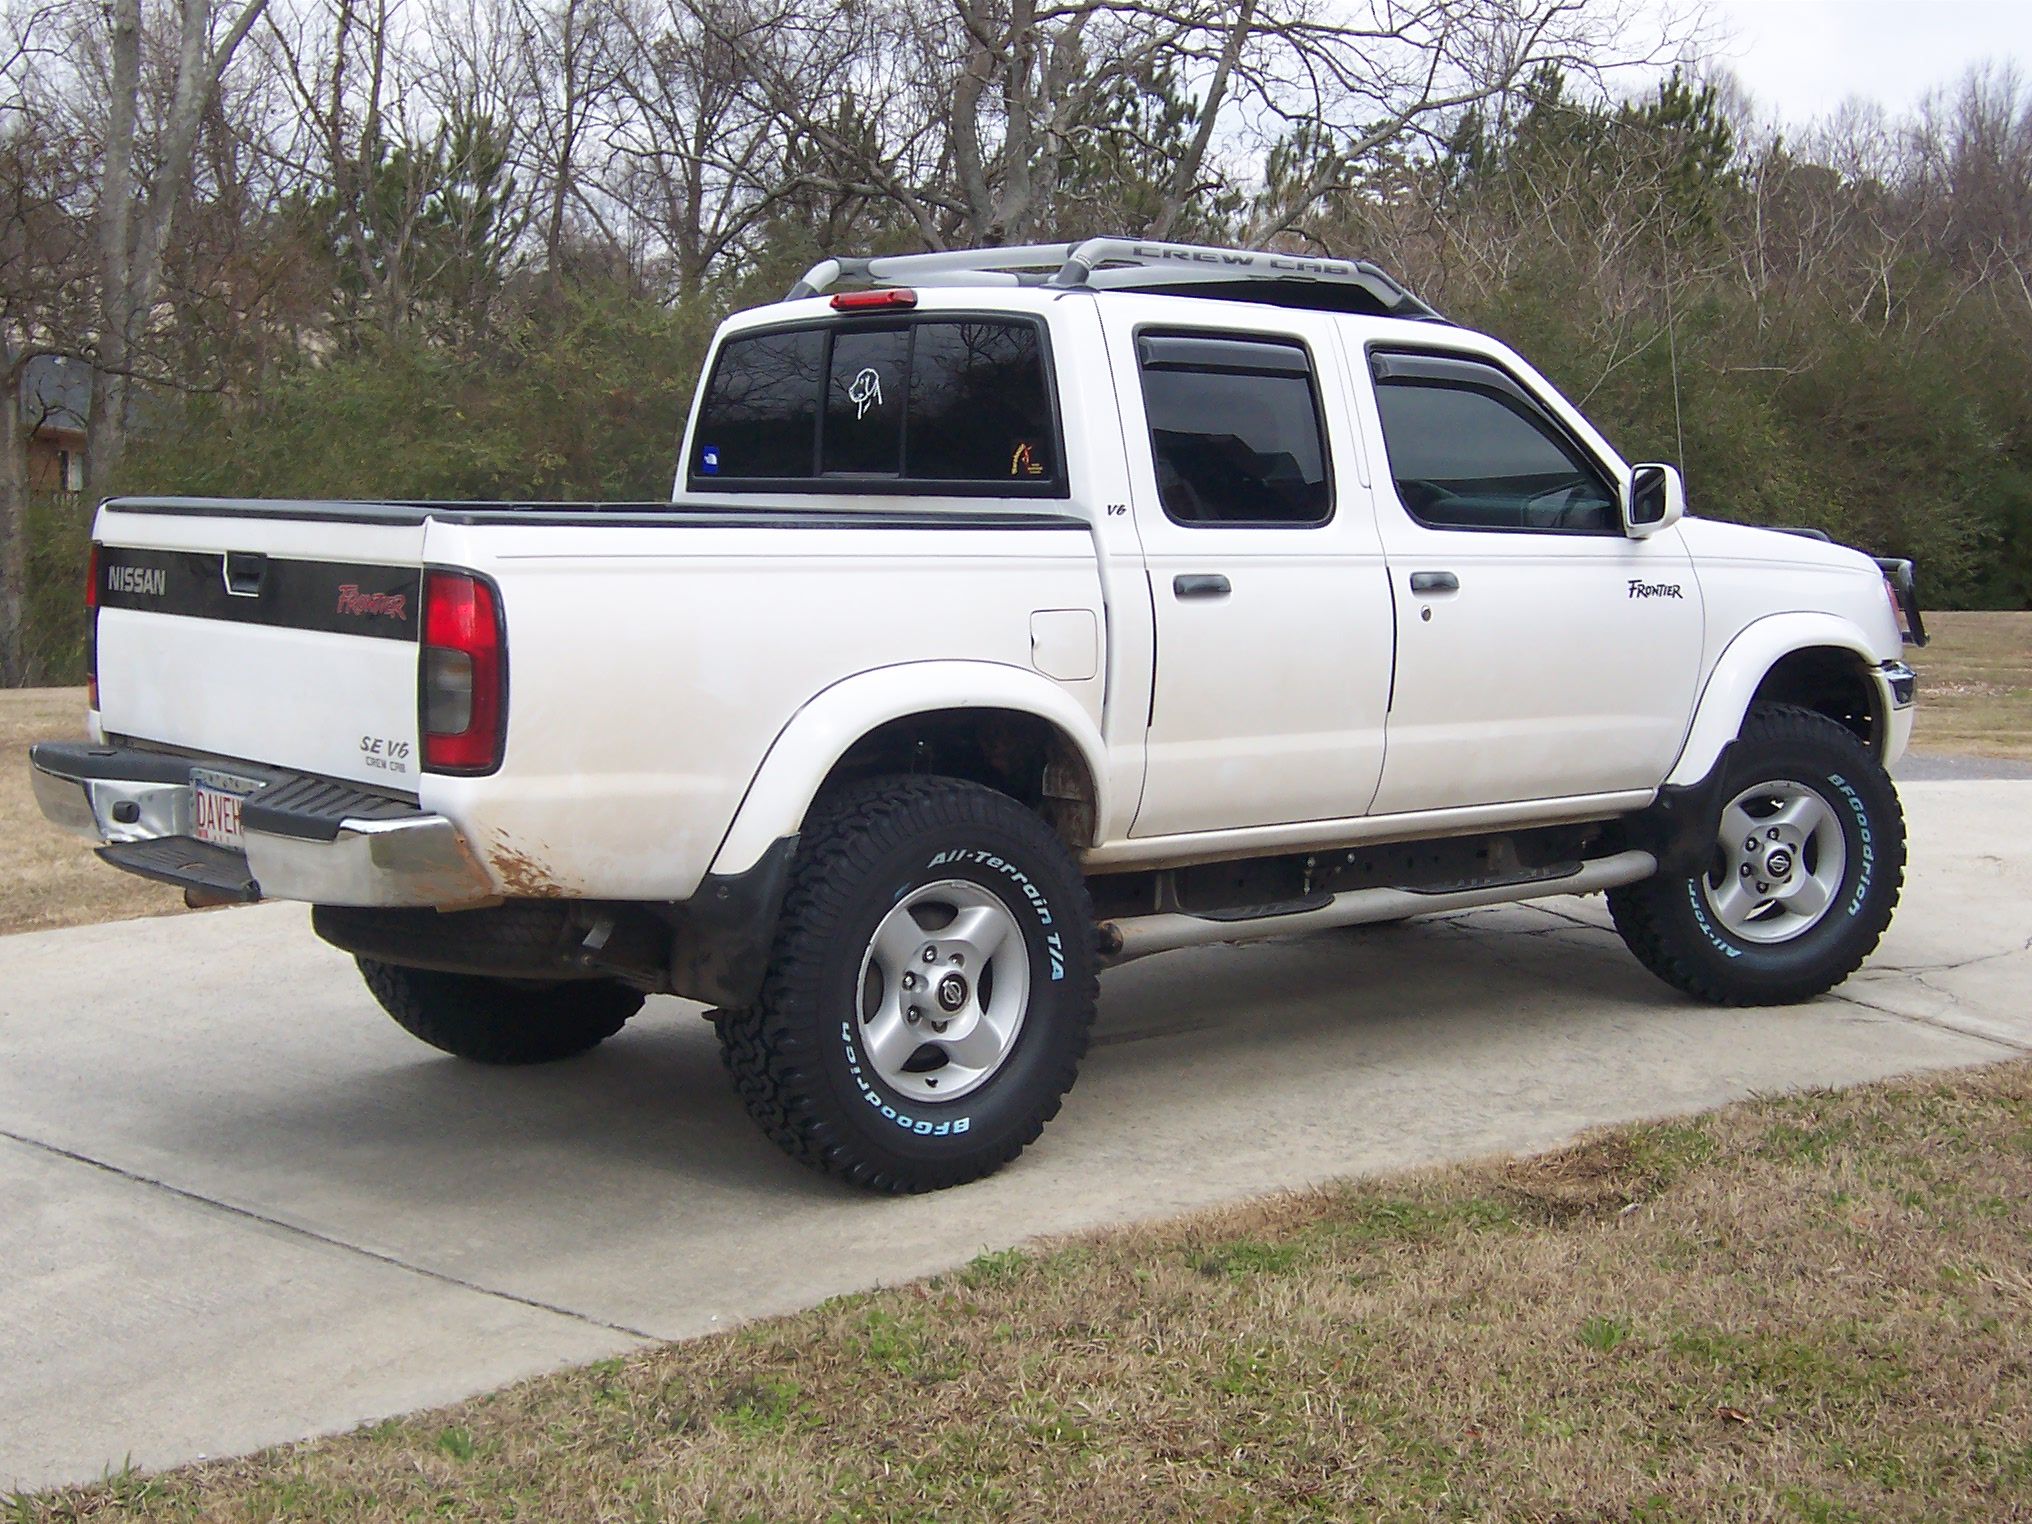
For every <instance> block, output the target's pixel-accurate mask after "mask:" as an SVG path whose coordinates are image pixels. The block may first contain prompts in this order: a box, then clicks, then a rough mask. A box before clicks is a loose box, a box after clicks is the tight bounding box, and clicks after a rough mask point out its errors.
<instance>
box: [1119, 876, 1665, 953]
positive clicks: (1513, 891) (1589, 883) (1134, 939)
mask: <svg viewBox="0 0 2032 1524" xmlns="http://www.w3.org/2000/svg"><path fill="white" fill-rule="evenodd" d="M1657 871H1658V859H1657V858H1656V857H1653V856H1652V855H1651V854H1650V853H1649V852H1618V853H1616V854H1615V855H1614V856H1612V857H1598V858H1596V859H1595V860H1594V861H1592V862H1586V863H1582V864H1581V865H1580V866H1579V867H1578V868H1576V869H1575V870H1574V871H1573V872H1571V873H1568V874H1565V875H1564V876H1562V877H1559V878H1536V877H1534V878H1529V879H1522V880H1519V881H1517V882H1515V883H1508V884H1489V885H1486V886H1484V887H1481V888H1477V889H1458V890H1453V891H1449V892H1445V893H1439V894H1421V893H1419V892H1418V891H1416V890H1412V889H1352V890H1349V891H1348V892H1347V893H1346V894H1337V895H1335V896H1334V897H1333V898H1332V899H1331V900H1330V901H1328V902H1327V903H1326V904H1324V905H1321V906H1319V907H1318V908H1317V909H1312V910H1295V911H1291V912H1288V913H1286V914H1284V915H1267V916H1257V917H1253V918H1250V919H1247V920H1221V919H1217V918H1215V917H1212V916H1198V915H1180V914H1168V915H1138V916H1125V917H1123V918H1121V919H1120V920H1114V921H1103V922H1102V923H1101V926H1100V937H1101V961H1102V962H1103V963H1104V964H1107V965H1108V966H1110V967H1112V966H1114V965H1115V964H1118V963H1127V962H1129V961H1130V960H1131V959H1134V958H1147V957H1148V956H1149V955H1150V954H1151V953H1160V952H1170V951H1171V950H1172V949H1174V948H1178V947H1202V946H1205V945H1206V944H1207V943H1210V942H1249V941H1254V940H1257V939H1259V938H1262V937H1281V936H1285V935H1288V934H1290V933H1293V932H1302V931H1324V930H1326V929H1327V928H1329V927H1333V926H1359V925H1361V924H1362V923H1363V922H1365V921H1397V920H1402V919H1403V918H1404V917H1406V916H1414V915H1432V914H1434V913H1435V912H1438V911H1443V910H1473V909H1475V908H1477V907H1478V906H1482V905H1507V904H1511V903H1514V902H1515V901H1518V900H1535V899H1541V898H1543V897H1544V896H1546V895H1552V894H1593V893H1595V892H1597V891H1598V890H1602V889H1615V888H1619V887H1620V886H1622V885H1624V884H1634V883H1636V882H1638V881H1639V880H1640V879H1647V878H1649V877H1651V875H1652V874H1654V873H1656V872H1657Z"/></svg>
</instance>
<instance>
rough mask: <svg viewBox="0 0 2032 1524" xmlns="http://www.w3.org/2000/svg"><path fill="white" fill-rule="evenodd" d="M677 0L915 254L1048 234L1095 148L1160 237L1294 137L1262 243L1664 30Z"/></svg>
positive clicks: (1354, 13) (1496, 21)
mask: <svg viewBox="0 0 2032 1524" xmlns="http://www.w3.org/2000/svg"><path fill="white" fill-rule="evenodd" d="M688 3H689V4H690V6H691V9H692V13H693V15H694V17H695V18H696V20H697V21H698V23H699V24H700V25H701V26H703V27H705V28H707V29H708V30H709V31H710V32H711V33H712V34H713V35H714V36H715V37H716V38H717V39H718V40H719V41H720V43H721V44H722V45H723V46H724V47H725V48H726V50H727V52H728V54H729V57H730V59H731V60H732V62H733V63H734V64H735V66H736V68H737V71H738V77H739V78H740V79H741V80H742V81H743V82H744V88H746V89H748V90H749V91H750V92H751V93H752V98H753V99H754V101H755V102H756V104H757V105H758V106H759V107H760V108H761V109H764V110H767V111H768V112H770V113H772V114H773V115H774V116H775V117H776V119H777V120H778V122H779V124H780V130H781V131H782V132H783V133H784V134H785V135H786V136H787V137H788V138H790V139H791V140H793V141H799V142H807V143H810V144H812V145H815V146H816V147H818V148H819V149H821V150H822V151H823V154H824V156H825V160H826V168H825V170H824V171H823V173H824V174H825V175H826V176H829V177H830V179H831V181H832V183H833V184H834V185H835V186H837V187H838V188H843V189H846V188H851V189H854V190H857V191H861V192H863V193H866V194H869V195H874V196H882V197H886V198H888V199H890V200H892V201H893V202H894V203H895V204H896V205H898V206H899V207H901V208H902V209H903V210H904V211H905V212H906V213H907V214H908V216H909V217H910V219H911V221H912V223H913V224H914V225H915V226H916V228H917V230H918V233H919V235H920V237H921V238H922V240H923V241H924V242H925V243H926V244H928V245H930V246H932V247H946V246H949V245H951V244H955V243H962V242H965V243H998V242H1007V241H1020V240H1023V239H1027V238H1031V237H1034V236H1037V235H1038V234H1039V233H1040V232H1041V231H1045V230H1050V229H1052V228H1054V227H1055V226H1056V225H1057V223H1058V219H1059V217H1060V215H1061V213H1062V210H1063V207H1064V205H1065V203H1066V201H1067V199H1068V198H1067V190H1068V187H1067V186H1066V184H1065V183H1064V180H1063V176H1064V174H1065V172H1066V170H1067V168H1068V167H1069V166H1075V165H1077V164H1078V162H1079V161H1080V159H1081V153H1082V149H1083V148H1085V147H1089V146H1091V145H1093V144H1094V143H1096V142H1100V141H1105V140H1108V139H1116V140H1119V141H1120V145H1121V146H1123V147H1126V148H1127V149H1129V150H1131V151H1133V152H1135V153H1140V154H1141V155H1142V156H1143V160H1144V162H1146V163H1152V164H1155V165H1157V166H1160V167H1158V168H1157V169H1156V170H1155V171H1154V180H1155V182H1156V183H1155V186H1154V191H1155V194H1154V196H1153V197H1152V198H1150V208H1149V210H1148V212H1147V213H1146V214H1145V216H1144V217H1143V221H1144V224H1145V225H1144V226H1143V227H1141V228H1132V229H1130V231H1145V232H1149V233H1152V234H1155V235H1158V236H1169V235H1170V234H1172V233H1173V232H1174V231H1175V230H1176V229H1177V228H1178V227H1179V226H1180V225H1181V223H1182V221H1184V220H1185V219H1186V218H1187V217H1188V216H1189V215H1190V213H1191V211H1192V208H1193V206H1194V203H1195V202H1196V201H1197V200H1199V199H1200V198H1202V197H1204V196H1206V195H1208V194H1210V193H1213V192H1216V191H1218V190H1220V189H1222V188H1223V187H1226V186H1232V185H1234V184H1237V183H1243V182H1247V181H1249V180H1251V179H1252V178H1253V177H1254V176H1255V175H1256V173H1257V169H1256V166H1257V162H1258V159H1259V156H1260V155H1261V153H1263V152H1264V151H1266V150H1267V148H1268V146H1269V145H1270V144H1271V143H1274V142H1275V141H1277V140H1278V139H1280V138H1282V137H1285V136H1288V135H1289V134H1291V133H1293V132H1300V131H1302V132H1304V133H1305V134H1307V135H1308V137H1309V140H1310V141H1311V142H1312V143H1313V144H1314V145H1315V146H1316V148H1317V149H1318V150H1319V151H1318V152H1317V153H1315V154H1314V155H1313V156H1312V157H1311V159H1310V161H1309V163H1308V165H1307V173H1306V174H1305V175H1303V176H1301V177H1298V178H1296V179H1294V180H1292V181H1291V182H1290V183H1289V184H1288V185H1287V186H1286V190H1287V191H1288V192H1289V200H1288V204H1286V205H1282V206H1274V207H1266V215H1265V217H1264V219H1263V220H1262V222H1261V223H1260V225H1259V226H1258V227H1257V228H1256V229H1254V231H1255V232H1256V234H1257V235H1258V236H1262V237H1270V236H1274V235H1275V234H1277V233H1278V232H1281V231H1283V230H1284V229H1285V228H1287V227H1288V226H1290V225H1292V224H1293V223H1294V222H1295V221H1296V220H1297V219H1299V218H1301V217H1302V216H1303V215H1304V214H1305V211H1306V209H1307V208H1309V207H1311V206H1313V205H1314V204H1316V203H1317V201H1318V200H1319V199H1320V198H1321V197H1322V196H1324V195H1327V194H1329V193H1330V192H1332V191H1334V190H1336V189H1340V188H1345V186H1346V184H1347V183H1348V182H1349V180H1350V177H1351V176H1355V175H1357V174H1359V172H1360V170H1361V167H1362V166H1363V164H1364V163H1365V161H1366V160H1368V159H1369V158H1370V157H1371V156H1372V155H1374V154H1375V153H1377V152H1378V151H1380V150H1383V149H1385V148H1388V147H1390V146H1391V145H1395V144H1399V143H1402V142H1405V141H1407V140H1410V139H1414V138H1417V137H1418V136H1420V135H1421V134H1423V135H1426V136H1433V135H1436V134H1438V133H1440V132H1442V131H1443V130H1444V128H1445V127H1446V126H1448V125H1450V124H1451V121H1452V119H1453V118H1454V117H1456V116H1457V115H1458V114H1459V112H1460V111H1461V110H1462V109H1463V108H1464V107H1466V106H1468V105H1471V104H1473V103H1475V102H1478V101H1483V100H1487V99H1489V98H1491V97H1493V96H1496V95H1499V94H1501V93H1502V92H1504V91H1506V90H1508V89H1510V88H1511V87H1513V86H1514V85H1515V83H1516V82H1517V81H1518V80H1519V79H1520V78H1521V77H1522V76H1523V75H1524V74H1525V73H1526V72H1527V71H1529V70H1531V69H1533V68H1535V67H1537V66H1538V65H1540V64H1542V63H1546V62H1559V63H1564V64H1568V65H1570V66H1573V67H1577V68H1584V69H1588V70H1594V69H1597V68H1600V67H1603V66H1607V65H1612V64H1614V63H1618V62H1625V61H1630V60H1633V59H1640V58H1647V57H1649V56H1651V55H1652V54H1653V53H1655V52H1656V51H1657V50H1658V48H1659V46H1661V45H1662V40H1663V38H1664V36H1665V35H1667V34H1665V33H1660V34H1658V40H1654V41H1651V42H1644V43H1637V44H1632V43H1630V42H1629V41H1628V38H1629V37H1630V36H1631V35H1633V32H1632V28H1633V23H1632V21H1631V19H1630V16H1629V14H1627V13H1626V7H1625V6H1624V5H1623V4H1621V3H1620V0H1353V3H1347V4H1341V5H1336V6H1324V5H1319V4H1315V3H1310V0H1240V3H1236V0H1053V3H1045V4H1039V3H1037V0H874V3H872V4H867V5H861V6H854V7H842V8H841V9H840V10H839V11H838V12H837V13H833V14H829V15H828V16H826V17H825V18H823V20H822V22H821V21H819V20H816V19H814V20H807V18H806V17H805V15H804V14H803V13H802V12H801V11H798V10H796V9H793V8H792V7H791V6H790V5H789V4H788V3H787V0H785V3H782V4H779V5H770V4H768V3H767V0H762V3H756V4H749V5H745V6H742V7H740V8H739V9H733V8H730V6H729V5H728V4H726V3H724V0H688ZM1153 91H1154V92H1157V93H1159V94H1164V93H1167V92H1168V93H1169V94H1170V95H1172V96H1173V97H1175V98H1176V103H1177V104H1178V106H1179V107H1180V108H1181V109H1180V110H1179V111H1178V112H1176V113H1174V114H1173V115H1172V116H1171V117H1169V118H1167V121H1166V129H1167V130H1166V131H1165V132H1164V133H1163V134H1162V135H1161V136H1158V137H1152V136H1150V135H1149V133H1148V131H1147V128H1146V124H1145V123H1144V122H1143V121H1142V120H1139V119H1131V118H1129V117H1126V116H1125V114H1124V113H1123V112H1122V110H1121V103H1122V101H1123V99H1124V97H1125V93H1127V94H1135V93H1138V92H1142V93H1149V92H1153ZM848 104H852V105H854V106H856V107H857V108H858V109H857V110H855V111H854V112H853V113H852V114H851V116H850V117H844V118H843V107H845V106H846V105H848ZM843 122H849V123H851V124H853V125H858V124H860V123H869V124H872V125H873V126H874V128H875V130H874V131H872V132H868V133H856V132H854V131H850V130H843ZM1104 157H1105V158H1106V159H1107V160H1108V162H1112V163H1120V162H1122V160H1123V157H1124V155H1123V154H1120V153H1115V154H1110V155H1106V156H1104Z"/></svg>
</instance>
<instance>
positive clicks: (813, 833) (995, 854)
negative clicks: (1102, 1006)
mask: <svg viewBox="0 0 2032 1524" xmlns="http://www.w3.org/2000/svg"><path fill="white" fill-rule="evenodd" d="M1095 976H1096V965H1095V951H1094V945H1093V912H1092V908H1091V905H1090V903H1089V901H1088V899H1087V892H1086V885H1085V883H1084V881H1083V880H1082V879H1081V877H1080V874H1079V870H1078V868H1077V867H1076V865H1075V864H1074V862H1073V860H1072V856H1071V854H1070V853H1069V852H1068V851H1067V850H1066V848H1065V846H1064V845H1063V844H1062V843H1061V842H1060V841H1059V840H1058V838H1057V837H1056V836H1055V835H1053V834H1052V832H1051V831H1050V830H1049V829H1048V828H1047V827H1046V826H1045V824H1044V822H1043V821H1041V820H1040V819H1038V817H1037V816H1035V815H1034V814H1032V813H1031V812H1030V811H1029V810H1026V809H1024V808H1023V807H1022V806H1021V805H1019V804H1017V803H1016V802H1015V801H1014V800H1012V799H1010V798H1008V797H1006V796H1005V795H1002V794H998V793H996V792H994V791H993V790H991V789H987V788H983V787H981V786H979V785H977V784H973V783H965V782H961V781H958V780H955V779H950V778H923V777H904V778H886V779H878V780H875V781H873V782H869V783H865V784H860V785H856V786H854V787H852V788H850V789H848V790H846V791H844V792H842V793H841V794H839V795H837V796H835V797H834V798H833V799H831V800H830V801H829V802H827V803H825V804H823V805H821V806H820V808H819V810H818V811H817V813H816V814H815V816H814V818H813V819H812V820H811V821H810V822H809V823H808V824H807V826H806V829H805V831H804V834H803V839H802V842H801V844H800V846H799V850H798V858H797V864H796V867H795V869H794V870H793V874H792V879H791V886H790V891H789V894H788V896H787V898H786V900H785V903H784V908H783V916H782V920H781V923H780V928H779V930H778V932H777V936H776V942H775V946H774V948H773V949H772V952H771V956H770V962H769V967H768V970H767V972H766V975H765V978H764V982H763V988H762V994H761V998H760V999H759V1000H758V1001H757V1002H756V1004H755V1005H753V1006H752V1007H749V1008H747V1009H745V1010H739V1011H728V1012H724V1013H722V1015H721V1018H720V1022H719V1031H720V1041H721V1051H722V1052H723V1054H724V1055H725V1058H726V1062H727V1067H728V1069H729V1070H730V1071H731V1072H732V1074H733V1077H734V1082H735V1085H736V1087H737V1089H738V1090H739V1092H740V1095H741V1099H742V1101H743V1103H744V1104H745V1105H746V1106H747V1108H748V1113H749V1115H751V1116H752V1117H754V1119H755V1120H756V1122H757V1123H759V1124H760V1125H761V1128H762V1130H763V1131H764V1132H765V1133H767V1134H768V1135H769V1136H770V1137H771V1138H773V1139H774V1140H775V1141H776V1143H777V1144H778V1145H779V1146H781V1147H782V1148H783V1149H784V1150H785V1151H786V1152H787V1153H789V1154H790V1155H791V1156H792V1157H793V1158H796V1159H800V1160H802V1161H803V1162H805V1163H806V1164H809V1165H811V1166H813V1167H814V1168H817V1169H820V1170H824V1171H826V1172H828V1173H830V1174H834V1175H837V1176H839V1177H841V1178H842V1179H845V1180H847V1181H850V1182H851V1183H853V1184H856V1185H860V1186H865V1187H867V1188H869V1189H872V1190H878V1191H893V1192H904V1191H927V1190H938V1189H941V1188H943V1187H945V1186H951V1185H960V1184H963V1183H964V1182H966V1181H969V1180H977V1179H979V1178H980V1177H981V1176H983V1175H986V1174H989V1173H991V1172H992V1171H994V1170H996V1169H999V1168H1000V1167H1001V1166H1002V1165H1004V1164H1006V1163H1008V1162H1009V1161H1010V1160H1011V1159H1013V1158H1015V1157H1016V1156H1017V1155H1018V1154H1019V1153H1021V1152H1022V1151H1023V1149H1024V1147H1025V1146H1026V1145H1028V1144H1029V1143H1030V1142H1032V1141H1033V1140H1034V1139H1035V1138H1036V1137H1037V1135H1038V1134H1039V1133H1040V1132H1041V1131H1042V1130H1043V1128H1044V1124H1045V1123H1046V1122H1048V1121H1049V1120H1050V1119H1051V1118H1052V1117H1053V1116H1055V1115H1056V1114H1057V1112H1058V1108H1059V1104H1060V1102H1061V1100H1062V1099H1063V1097H1064V1095H1065V1093H1066V1091H1067V1090H1069V1089H1070V1088H1071V1087H1072V1083H1073V1079H1074V1077H1075V1075H1076V1074H1077V1073H1078V1070H1079V1063H1080V1060H1081V1058H1082V1057H1083V1056H1084V1055H1085V1053H1086V1047H1087V1036H1088V1031H1089V1029H1090V1027H1091V1026H1092V1023H1093V1014H1094V1001H1095V995H1096V978H1095Z"/></svg>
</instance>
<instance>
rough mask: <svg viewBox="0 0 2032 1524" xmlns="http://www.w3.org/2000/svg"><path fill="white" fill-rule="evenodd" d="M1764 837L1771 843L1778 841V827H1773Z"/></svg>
mask: <svg viewBox="0 0 2032 1524" xmlns="http://www.w3.org/2000/svg"><path fill="white" fill-rule="evenodd" d="M1764 835H1765V837H1766V838H1767V839H1769V840H1771V841H1776V840H1777V839H1778V827H1776V826H1773V827H1771V829H1770V830H1768V831H1766V832H1765V833H1764Z"/></svg>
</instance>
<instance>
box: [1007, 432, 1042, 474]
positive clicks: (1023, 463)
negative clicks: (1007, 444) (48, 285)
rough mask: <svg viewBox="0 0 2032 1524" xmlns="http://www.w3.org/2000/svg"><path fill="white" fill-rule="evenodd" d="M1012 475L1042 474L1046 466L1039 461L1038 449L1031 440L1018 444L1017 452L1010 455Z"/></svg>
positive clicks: (1010, 471) (1010, 472)
mask: <svg viewBox="0 0 2032 1524" xmlns="http://www.w3.org/2000/svg"><path fill="white" fill-rule="evenodd" d="M1009 474H1010V475H1011V476H1042V475H1044V467H1042V466H1040V465H1039V464H1038V463H1037V451H1036V449H1035V448H1034V447H1033V446H1032V445H1031V443H1030V441H1029V440H1027V439H1026V440H1024V441H1023V442H1022V443H1021V444H1019V445H1017V446H1016V453H1015V454H1014V455H1011V456H1010V457H1009Z"/></svg>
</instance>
